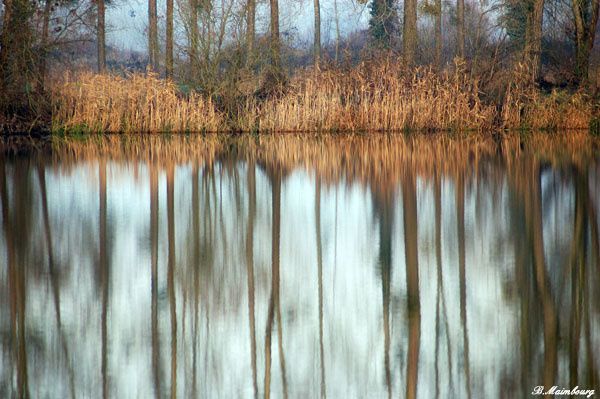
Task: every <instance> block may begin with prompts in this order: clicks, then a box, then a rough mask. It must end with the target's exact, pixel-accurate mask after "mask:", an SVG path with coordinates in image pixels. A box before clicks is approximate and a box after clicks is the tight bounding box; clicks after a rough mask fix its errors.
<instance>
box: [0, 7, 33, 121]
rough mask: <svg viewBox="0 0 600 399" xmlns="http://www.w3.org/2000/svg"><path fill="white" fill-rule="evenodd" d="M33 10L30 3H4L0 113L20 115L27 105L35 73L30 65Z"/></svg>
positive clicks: (0, 70) (0, 63)
mask: <svg viewBox="0 0 600 399" xmlns="http://www.w3.org/2000/svg"><path fill="white" fill-rule="evenodd" d="M31 15H32V7H31V5H30V2H29V1H27V0H4V17H3V24H2V33H1V35H0V48H1V49H2V51H0V110H3V111H5V112H17V113H19V112H21V111H24V110H26V108H27V107H28V106H29V104H28V93H27V90H28V89H27V88H28V87H29V86H30V84H29V83H30V82H31V77H32V74H33V73H34V71H33V63H32V62H31V58H32V54H31V45H32V42H33V40H32V35H31V28H30V26H29V20H30V17H31Z"/></svg>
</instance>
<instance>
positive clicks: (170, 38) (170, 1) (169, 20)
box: [165, 0, 173, 79]
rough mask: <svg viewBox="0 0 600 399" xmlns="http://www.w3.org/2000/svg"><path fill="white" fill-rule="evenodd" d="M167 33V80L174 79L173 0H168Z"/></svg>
mask: <svg viewBox="0 0 600 399" xmlns="http://www.w3.org/2000/svg"><path fill="white" fill-rule="evenodd" d="M166 19H167V32H166V45H165V47H166V49H165V50H166V55H165V75H166V77H167V79H170V78H172V77H173V0H167V16H166Z"/></svg>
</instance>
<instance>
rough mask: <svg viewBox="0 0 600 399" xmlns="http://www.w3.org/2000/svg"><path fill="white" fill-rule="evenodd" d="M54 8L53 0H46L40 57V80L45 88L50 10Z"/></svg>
mask: <svg viewBox="0 0 600 399" xmlns="http://www.w3.org/2000/svg"><path fill="white" fill-rule="evenodd" d="M51 8H52V2H51V0H46V4H45V5H44V15H43V20H42V51H41V55H40V56H41V59H40V71H39V81H40V86H41V87H42V88H44V82H45V80H46V70H47V65H48V64H47V58H48V52H49V51H48V46H49V36H50V32H49V26H50V10H51Z"/></svg>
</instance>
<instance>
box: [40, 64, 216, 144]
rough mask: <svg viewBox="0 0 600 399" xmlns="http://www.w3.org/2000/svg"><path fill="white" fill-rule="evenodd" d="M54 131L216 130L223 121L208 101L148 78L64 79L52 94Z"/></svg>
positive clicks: (135, 75) (82, 76) (142, 76)
mask: <svg viewBox="0 0 600 399" xmlns="http://www.w3.org/2000/svg"><path fill="white" fill-rule="evenodd" d="M52 104H53V118H52V119H53V128H54V130H56V129H65V130H67V131H69V130H74V129H77V130H80V129H82V128H83V129H84V130H88V131H99V132H164V131H217V130H220V129H222V128H223V124H224V120H223V117H222V115H221V114H220V113H218V112H217V111H216V109H215V107H214V105H213V103H212V101H211V99H206V98H204V97H203V96H201V95H199V94H196V93H191V94H190V95H189V96H183V95H181V94H180V93H179V91H178V90H177V88H176V86H175V84H173V83H172V82H170V81H167V80H162V79H159V78H158V77H157V76H155V75H153V74H148V75H142V74H130V75H128V76H126V77H120V76H115V75H95V74H91V73H83V74H81V75H78V76H77V77H76V78H75V79H71V78H70V77H69V76H66V77H65V79H64V81H63V82H62V83H61V84H58V85H56V86H55V87H54V89H53V93H52Z"/></svg>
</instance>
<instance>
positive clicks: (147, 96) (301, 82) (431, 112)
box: [37, 61, 600, 134]
mask: <svg viewBox="0 0 600 399" xmlns="http://www.w3.org/2000/svg"><path fill="white" fill-rule="evenodd" d="M519 68H521V69H522V68H524V67H523V66H519V65H518V66H517V67H516V68H515V70H514V71H511V73H507V74H506V79H505V81H504V82H501V84H500V87H501V88H500V89H499V88H498V87H499V84H498V83H497V82H496V83H494V84H493V85H492V84H490V82H485V81H484V79H482V78H480V77H477V76H473V75H472V74H470V73H469V71H467V70H466V68H465V67H464V66H463V65H461V64H455V65H454V66H453V67H452V68H448V69H446V70H444V71H443V72H436V71H434V70H433V68H431V67H417V68H408V67H406V66H404V65H402V64H399V63H393V62H390V61H379V62H363V63H361V64H359V65H357V66H354V67H351V68H339V67H335V68H333V67H332V68H322V69H314V68H310V69H305V70H302V71H300V72H298V73H296V74H295V75H294V76H293V77H291V78H290V79H288V80H287V81H284V80H283V79H278V78H276V77H273V76H271V75H268V74H263V75H261V76H259V77H256V76H252V75H248V76H245V77H244V76H240V77H239V79H237V80H234V81H233V82H232V83H230V84H227V85H224V86H225V88H224V89H222V90H219V91H215V92H212V93H204V92H201V90H199V89H198V90H194V89H190V88H189V87H187V86H181V85H177V84H176V83H174V82H172V81H167V80H164V79H161V78H159V77H158V76H157V75H155V74H151V73H149V74H140V73H138V74H126V75H115V74H112V75H111V74H105V75H98V74H94V73H90V72H84V73H80V74H77V75H65V76H64V77H63V78H62V79H57V80H56V81H55V82H54V83H53V85H52V88H51V90H50V94H49V96H50V100H49V102H50V108H51V112H50V114H51V123H50V126H49V130H51V131H52V132H55V133H67V134H68V133H90V132H107V133H108V132H110V133H139V132H148V133H158V132H259V131H260V132H314V131H320V132H338V131H347V132H363V131H407V130H410V131H444V130H445V131H493V130H507V129H508V130H512V129H519V130H565V129H590V130H592V131H596V130H598V128H599V126H600V113H599V109H600V103H599V101H598V98H595V97H593V96H592V95H590V94H588V93H585V92H584V91H568V90H564V89H563V90H551V91H547V92H544V91H542V90H540V89H539V88H538V87H537V86H536V85H535V84H534V83H532V82H529V81H528V80H527V78H524V77H523V76H527V73H522V72H523V71H521V70H519ZM492 86H493V87H492ZM37 128H39V124H38V127H37Z"/></svg>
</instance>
